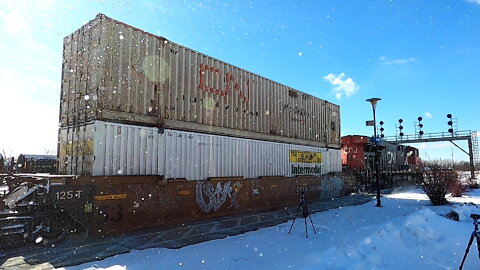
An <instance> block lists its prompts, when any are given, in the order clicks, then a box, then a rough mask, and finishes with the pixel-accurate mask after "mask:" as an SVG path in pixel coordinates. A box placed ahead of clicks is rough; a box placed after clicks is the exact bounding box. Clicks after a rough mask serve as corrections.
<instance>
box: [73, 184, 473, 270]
mask: <svg viewBox="0 0 480 270" xmlns="http://www.w3.org/2000/svg"><path fill="white" fill-rule="evenodd" d="M449 200H450V201H452V202H454V203H453V204H452V205H450V206H441V207H434V206H431V205H430V202H429V200H428V198H427V196H426V195H425V194H424V193H423V192H422V191H420V190H418V189H413V190H412V189H411V190H403V191H402V190H398V191H397V192H394V193H392V194H390V195H386V196H385V197H383V198H382V205H383V207H381V208H377V207H374V205H375V201H372V202H371V203H368V204H364V205H360V206H352V207H344V208H340V209H336V210H331V211H327V212H321V213H317V214H314V215H312V218H313V222H314V224H315V228H316V230H317V234H316V235H315V234H313V231H312V227H311V224H310V223H308V230H309V238H305V228H304V223H303V219H297V221H298V222H296V223H295V226H294V229H293V232H292V234H288V230H289V228H290V225H291V221H290V222H288V223H284V224H280V225H277V226H275V227H271V228H265V229H262V230H258V231H254V232H249V233H246V234H243V235H238V236H233V237H229V238H225V239H221V240H214V241H209V242H205V243H200V244H197V245H192V246H188V247H184V248H181V249H176V250H171V249H164V248H155V249H148V250H142V251H132V252H130V253H128V254H123V255H117V256H114V257H111V258H107V259H105V260H103V261H98V262H91V263H86V264H82V265H79V266H75V267H69V268H68V269H72V270H73V269H103V268H107V269H109V270H119V269H121V270H123V269H129V270H131V269H142V270H143V269H409V270H412V269H422V270H424V269H458V266H459V265H460V262H461V260H462V257H463V254H464V252H465V248H466V246H467V242H468V240H469V237H470V234H471V233H472V231H473V229H474V226H473V223H472V219H470V214H471V213H478V214H480V209H479V208H478V207H477V206H476V205H474V204H480V190H473V191H470V192H469V193H468V194H467V195H466V196H464V197H463V198H450V199H449ZM472 203H473V204H472ZM451 210H455V211H457V212H458V213H459V215H460V222H457V221H453V220H450V219H447V218H446V217H445V215H446V214H447V213H449V212H450V211H451ZM464 269H480V260H479V257H478V251H477V246H476V244H475V243H474V244H473V245H472V247H471V249H470V253H469V255H468V258H467V261H466V263H465V266H464Z"/></svg>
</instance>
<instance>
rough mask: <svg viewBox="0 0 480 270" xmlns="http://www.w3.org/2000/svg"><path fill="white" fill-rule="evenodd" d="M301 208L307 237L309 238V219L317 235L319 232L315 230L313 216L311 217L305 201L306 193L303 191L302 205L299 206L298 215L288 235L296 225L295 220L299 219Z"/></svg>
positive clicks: (301, 196) (301, 195)
mask: <svg viewBox="0 0 480 270" xmlns="http://www.w3.org/2000/svg"><path fill="white" fill-rule="evenodd" d="M300 207H301V208H302V216H303V219H304V220H305V237H306V238H308V229H307V217H309V218H310V223H312V228H313V231H314V232H315V234H317V231H316V230H315V226H314V225H313V221H312V216H310V210H308V206H307V202H306V201H305V192H304V191H302V193H301V194H300V203H299V204H298V209H297V213H296V214H295V218H294V219H293V222H292V226H290V230H289V231H288V234H290V232H291V231H292V228H293V224H295V220H296V219H297V216H298V212H299V211H300Z"/></svg>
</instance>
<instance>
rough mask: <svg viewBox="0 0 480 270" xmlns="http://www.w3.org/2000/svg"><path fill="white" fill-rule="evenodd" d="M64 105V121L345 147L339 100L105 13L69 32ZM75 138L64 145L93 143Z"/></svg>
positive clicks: (82, 148) (65, 148) (85, 147)
mask: <svg viewBox="0 0 480 270" xmlns="http://www.w3.org/2000/svg"><path fill="white" fill-rule="evenodd" d="M60 107H61V108H60V122H61V126H62V127H76V126H78V125H79V124H82V123H83V124H85V123H87V122H90V121H92V120H103V121H113V122H121V123H129V124H140V125H145V126H159V127H164V128H171V129H179V130H187V131H195V132H202V133H212V134H219V135H228V136H234V137H243V138H251V139H258V140H266V141H276V142H284V143H293V144H300V145H308V146H315V147H328V148H335V149H339V148H340V110H339V106H337V105H335V104H332V103H330V102H327V101H325V100H321V99H319V98H316V97H313V96H311V95H309V94H306V93H302V92H300V91H298V90H295V89H292V88H291V87H288V86H285V85H282V84H279V83H277V82H274V81H271V80H269V79H266V78H264V77H262V76H259V75H256V74H253V73H251V72H248V71H246V70H243V69H241V68H238V67H236V66H233V65H230V64H227V63H225V62H223V61H220V60H218V59H215V58H212V57H210V56H207V55H205V54H202V53H199V52H196V51H194V50H192V49H190V48H187V47H184V46H182V45H179V44H176V43H174V42H171V41H169V40H167V39H165V38H163V37H158V36H155V35H152V34H149V33H146V32H144V31H142V30H140V29H137V28H135V27H132V26H129V25H126V24H124V23H122V22H119V21H116V20H114V19H111V18H109V17H107V16H105V15H103V14H99V15H98V16H97V17H96V18H95V19H94V20H92V21H90V22H89V23H87V24H86V25H84V26H83V27H81V28H80V29H78V30H77V31H75V32H74V33H73V34H71V35H69V36H67V37H66V38H65V39H64V51H63V72H62V92H61V105H60ZM83 132H84V133H85V132H87V131H83ZM80 133H81V132H79V134H80ZM74 139H75V141H76V143H74V144H73V145H68V144H67V145H61V149H62V151H63V152H68V151H85V152H88V151H89V146H90V145H89V144H90V142H89V141H88V140H87V141H82V140H81V137H78V138H74ZM69 148H70V149H69ZM86 162H91V161H86Z"/></svg>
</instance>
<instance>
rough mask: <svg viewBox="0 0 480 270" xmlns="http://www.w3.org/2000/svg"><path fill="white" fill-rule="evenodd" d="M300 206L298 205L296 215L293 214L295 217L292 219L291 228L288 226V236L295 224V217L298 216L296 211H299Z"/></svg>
mask: <svg viewBox="0 0 480 270" xmlns="http://www.w3.org/2000/svg"><path fill="white" fill-rule="evenodd" d="M300 206H302V204H299V205H298V209H297V213H296V214H295V217H294V218H293V222H292V226H290V230H289V231H288V234H290V232H291V231H292V228H293V224H295V220H296V219H297V216H298V211H300Z"/></svg>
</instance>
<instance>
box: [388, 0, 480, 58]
mask: <svg viewBox="0 0 480 270" xmlns="http://www.w3.org/2000/svg"><path fill="white" fill-rule="evenodd" d="M479 1H480V0H479ZM379 59H380V61H381V62H382V64H383V65H387V66H392V65H410V64H411V63H414V62H417V59H416V58H415V57H410V58H403V59H389V58H388V57H385V56H382V57H380V58H379Z"/></svg>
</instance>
